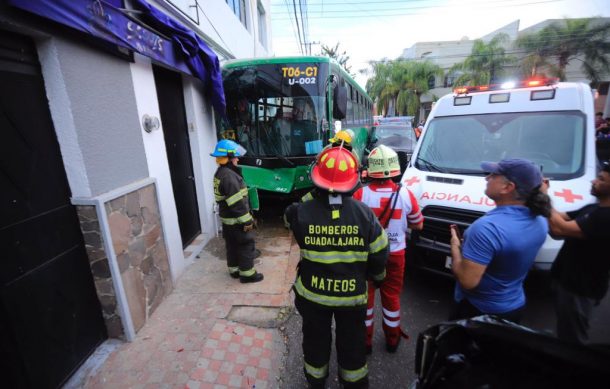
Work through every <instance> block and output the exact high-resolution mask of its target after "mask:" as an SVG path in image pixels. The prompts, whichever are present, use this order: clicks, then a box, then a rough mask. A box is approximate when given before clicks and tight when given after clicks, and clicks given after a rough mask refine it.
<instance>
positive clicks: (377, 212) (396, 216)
mask: <svg viewBox="0 0 610 389" xmlns="http://www.w3.org/2000/svg"><path fill="white" fill-rule="evenodd" d="M394 196H396V195H394ZM388 201H390V198H389V197H383V198H382V199H381V200H379V208H373V207H371V209H372V210H373V212H375V215H377V217H379V215H381V212H383V210H384V209H385V207H386V204H388ZM392 203H394V199H392ZM391 207H392V204H390V205H388V210H387V211H385V213H386V214H385V217H384V218H383V220H381V219H380V220H379V223H381V225H385V223H386V221H387V220H388V218H389V217H390V216H391V218H392V219H400V218H401V216H402V209H396V208H395V209H394V212H392V215H389V213H390V208H391Z"/></svg>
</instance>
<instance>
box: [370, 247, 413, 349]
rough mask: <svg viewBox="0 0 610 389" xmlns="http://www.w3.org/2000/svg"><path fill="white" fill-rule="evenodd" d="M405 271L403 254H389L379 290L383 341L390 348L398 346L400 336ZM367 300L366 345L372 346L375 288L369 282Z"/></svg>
mask: <svg viewBox="0 0 610 389" xmlns="http://www.w3.org/2000/svg"><path fill="white" fill-rule="evenodd" d="M404 271H405V257H404V255H403V254H393V253H390V256H389V258H388V262H387V264H386V276H385V277H386V278H385V280H384V281H383V283H382V284H381V287H380V288H379V293H380V295H381V306H382V307H383V332H384V334H385V341H386V343H387V344H388V345H390V346H396V345H398V342H399V341H400V336H401V333H402V332H401V329H400V292H401V291H402V285H403V279H404ZM368 291H369V299H368V306H367V310H366V322H365V323H366V345H367V346H369V347H370V346H372V344H373V331H374V320H373V319H374V314H375V287H374V285H373V283H372V282H371V281H369V289H368Z"/></svg>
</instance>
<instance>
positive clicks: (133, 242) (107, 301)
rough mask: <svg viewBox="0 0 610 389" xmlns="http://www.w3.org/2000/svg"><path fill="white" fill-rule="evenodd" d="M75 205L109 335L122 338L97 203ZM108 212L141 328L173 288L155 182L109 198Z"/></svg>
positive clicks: (130, 300)
mask: <svg viewBox="0 0 610 389" xmlns="http://www.w3.org/2000/svg"><path fill="white" fill-rule="evenodd" d="M76 209H77V213H78V217H79V219H80V226H81V231H82V233H83V237H84V240H85V247H86V249H87V255H88V256H89V264H90V266H91V272H92V273H93V279H94V281H95V287H96V290H97V296H98V298H99V300H100V303H101V305H102V313H103V316H104V320H105V322H106V328H107V330H108V336H109V337H111V338H124V337H125V336H124V335H125V328H123V324H122V321H121V315H120V311H119V310H118V304H117V301H118V300H117V293H116V290H115V288H114V284H113V279H112V274H111V272H110V266H109V260H108V253H106V250H105V248H104V240H103V239H104V238H103V235H102V234H101V232H100V231H101V229H100V220H98V217H97V213H96V206H95V205H77V206H76ZM104 211H105V212H106V215H107V220H108V227H109V230H110V235H111V237H112V242H110V243H111V244H112V247H113V250H114V255H115V256H116V260H117V263H118V266H119V271H120V273H121V280H119V282H121V283H122V285H123V289H124V290H125V295H126V299H127V305H128V309H129V313H130V315H131V320H132V322H133V327H134V330H135V331H136V332H137V331H138V330H139V329H141V328H142V327H143V326H144V324H145V323H146V320H147V319H148V318H149V317H150V315H151V314H152V313H153V312H154V311H155V309H156V308H157V307H158V306H159V304H160V303H161V301H163V299H164V298H165V297H166V296H167V295H168V294H169V293H170V292H171V291H172V289H173V284H172V278H171V274H170V270H169V259H168V257H167V250H166V249H165V241H164V238H163V230H162V228H163V227H162V225H161V218H160V216H159V205H158V202H157V196H156V191H155V187H154V184H150V185H147V186H144V187H141V188H139V189H137V190H135V191H133V192H130V193H128V194H126V195H122V196H119V197H117V198H115V199H112V200H109V201H107V202H106V203H105V204H104Z"/></svg>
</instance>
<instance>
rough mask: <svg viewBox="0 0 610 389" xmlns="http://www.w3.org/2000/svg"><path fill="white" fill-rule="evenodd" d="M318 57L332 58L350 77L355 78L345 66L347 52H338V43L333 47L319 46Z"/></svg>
mask: <svg viewBox="0 0 610 389" xmlns="http://www.w3.org/2000/svg"><path fill="white" fill-rule="evenodd" d="M320 55H321V56H325V57H330V58H333V59H334V60H336V61H337V62H338V63H339V65H341V66H342V67H343V69H345V71H346V72H347V73H348V74H349V75H350V76H352V77H354V76H355V74H353V73H352V70H351V69H352V67H351V66H348V65H347V61H349V55H347V51H345V50H343V52H341V50H339V42H337V44H336V45H335V47H330V46H326V45H325V44H324V43H322V44H321V46H320Z"/></svg>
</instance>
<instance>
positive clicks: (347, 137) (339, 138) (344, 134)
mask: <svg viewBox="0 0 610 389" xmlns="http://www.w3.org/2000/svg"><path fill="white" fill-rule="evenodd" d="M353 140H354V131H352V130H350V129H347V130H341V131H339V132H337V133H336V134H335V136H334V137H333V138H330V139H329V142H330V143H333V144H334V143H343V145H344V146H351V145H352V141H353Z"/></svg>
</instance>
